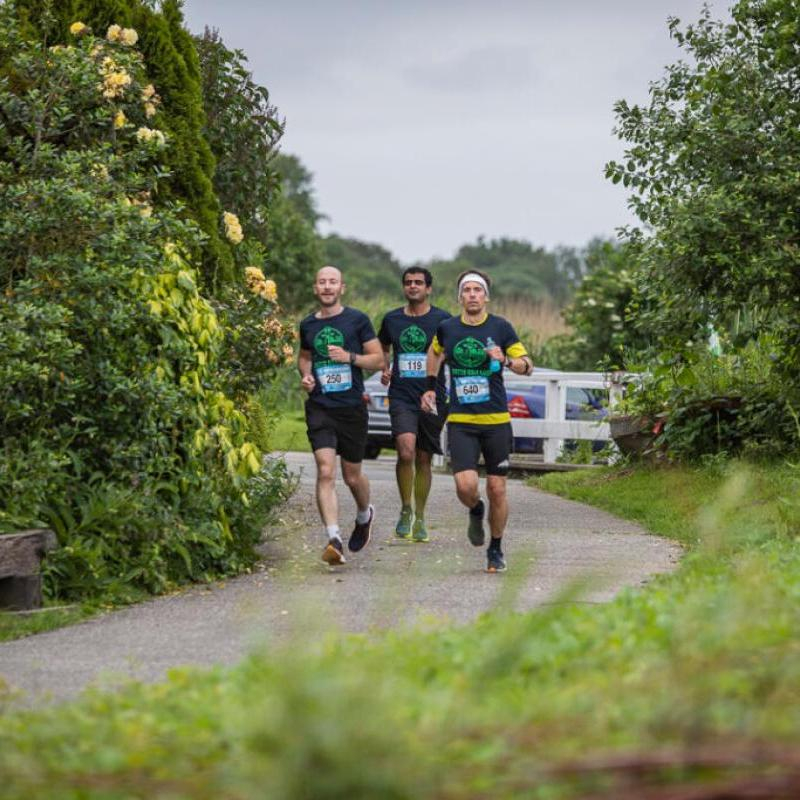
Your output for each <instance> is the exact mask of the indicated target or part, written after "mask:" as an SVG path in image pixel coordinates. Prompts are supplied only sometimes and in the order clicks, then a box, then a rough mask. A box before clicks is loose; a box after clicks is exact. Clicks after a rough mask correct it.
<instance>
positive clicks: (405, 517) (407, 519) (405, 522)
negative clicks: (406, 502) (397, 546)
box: [394, 508, 414, 539]
mask: <svg viewBox="0 0 800 800" xmlns="http://www.w3.org/2000/svg"><path fill="white" fill-rule="evenodd" d="M413 519H414V512H413V511H412V510H411V509H410V508H404V509H403V510H402V511H401V512H400V519H398V520H397V525H395V526H394V535H395V536H397V537H398V538H399V539H408V537H409V536H411V520H413Z"/></svg>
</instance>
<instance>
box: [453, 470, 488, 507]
mask: <svg viewBox="0 0 800 800" xmlns="http://www.w3.org/2000/svg"><path fill="white" fill-rule="evenodd" d="M453 478H454V479H455V482H456V494H457V495H458V499H459V500H460V501H461V503H462V505H465V506H466V507H467V508H470V509H471V508H475V506H476V505H477V504H478V501H479V500H480V499H481V495H480V492H479V491H478V471H477V470H472V469H465V470H462V471H461V472H456V474H455V475H453Z"/></svg>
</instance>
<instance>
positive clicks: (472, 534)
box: [467, 500, 486, 547]
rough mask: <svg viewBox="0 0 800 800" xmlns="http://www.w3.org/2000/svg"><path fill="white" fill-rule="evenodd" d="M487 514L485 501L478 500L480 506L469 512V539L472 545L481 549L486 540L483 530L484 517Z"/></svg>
mask: <svg viewBox="0 0 800 800" xmlns="http://www.w3.org/2000/svg"><path fill="white" fill-rule="evenodd" d="M485 512H486V507H485V506H484V503H483V500H478V505H476V506H475V508H471V509H470V510H469V526H468V527H467V538H468V539H469V541H470V544H472V545H474V546H475V547H480V546H481V545H482V544H483V543H484V541H485V540H486V533H485V532H484V530H483V516H484V514H485Z"/></svg>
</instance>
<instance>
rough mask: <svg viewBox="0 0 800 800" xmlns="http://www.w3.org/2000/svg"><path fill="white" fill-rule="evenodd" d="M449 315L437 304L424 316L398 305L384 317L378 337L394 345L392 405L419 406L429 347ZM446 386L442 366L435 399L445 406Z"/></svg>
mask: <svg viewBox="0 0 800 800" xmlns="http://www.w3.org/2000/svg"><path fill="white" fill-rule="evenodd" d="M449 318H450V315H449V314H448V313H447V312H446V311H444V310H443V309H441V308H437V307H436V306H431V308H430V311H428V313H427V314H423V315H422V316H421V317H412V316H409V315H408V314H406V312H405V308H396V309H394V311H389V312H388V313H387V314H386V316H385V317H384V318H383V322H382V323H381V328H380V331H378V338H379V339H380V341H381V344H382V345H383V346H384V347H391V348H392V381H391V383H390V384H389V401H390V402H391V404H392V405H393V406H402V407H403V408H411V409H414V410H416V411H418V410H419V401H420V398H421V397H422V394H423V392H424V391H425V361H426V357H427V353H428V348H429V347H430V345H431V342H432V341H433V336H434V334H435V333H436V329H437V328H438V327H439V324H440V323H441V322H443V321H444V320H446V319H449ZM446 390H447V387H446V386H445V382H444V367H442V369H441V371H440V372H439V380H438V382H437V385H436V403H437V405H438V406H440V407H442V408H444V404H445V398H446Z"/></svg>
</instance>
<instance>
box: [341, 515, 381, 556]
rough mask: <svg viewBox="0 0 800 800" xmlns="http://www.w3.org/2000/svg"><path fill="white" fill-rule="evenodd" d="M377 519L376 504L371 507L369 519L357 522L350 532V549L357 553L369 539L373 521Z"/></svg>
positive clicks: (348, 543) (348, 544)
mask: <svg viewBox="0 0 800 800" xmlns="http://www.w3.org/2000/svg"><path fill="white" fill-rule="evenodd" d="M374 519H375V506H373V505H370V507H369V519H368V520H367V521H366V522H356V524H355V527H354V528H353V532H352V533H351V534H350V540H349V541H348V542H347V546H348V547H349V548H350V551H351V552H353V553H357V552H358V551H359V550H361V549H362V548H363V547H364V546H365V545H366V543H367V542H368V541H369V537H370V534H371V533H372V521H373V520H374Z"/></svg>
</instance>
